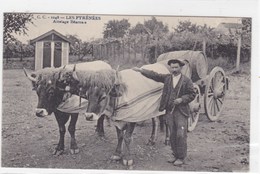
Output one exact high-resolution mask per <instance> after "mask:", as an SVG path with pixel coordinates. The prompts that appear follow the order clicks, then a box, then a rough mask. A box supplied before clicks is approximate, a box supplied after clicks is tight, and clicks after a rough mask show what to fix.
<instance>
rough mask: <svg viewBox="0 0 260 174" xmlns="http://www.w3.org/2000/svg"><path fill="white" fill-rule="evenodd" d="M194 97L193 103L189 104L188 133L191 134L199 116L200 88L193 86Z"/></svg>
mask: <svg viewBox="0 0 260 174" xmlns="http://www.w3.org/2000/svg"><path fill="white" fill-rule="evenodd" d="M194 88H195V91H196V96H195V98H194V100H193V101H191V102H190V103H189V106H190V110H191V116H190V117H189V118H188V131H189V132H191V131H193V130H194V129H195V127H196V125H197V123H198V120H199V115H200V88H199V86H198V85H196V84H194Z"/></svg>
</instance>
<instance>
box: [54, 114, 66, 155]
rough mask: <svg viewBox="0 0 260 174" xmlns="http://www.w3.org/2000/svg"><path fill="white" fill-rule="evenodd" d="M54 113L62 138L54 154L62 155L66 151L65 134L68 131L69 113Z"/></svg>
mask: <svg viewBox="0 0 260 174" xmlns="http://www.w3.org/2000/svg"><path fill="white" fill-rule="evenodd" d="M54 115H55V118H56V120H57V122H58V126H59V132H60V139H59V143H58V145H57V146H56V148H55V150H54V152H53V155H61V154H62V153H63V152H64V135H65V132H66V128H65V124H66V123H67V121H68V120H69V115H68V114H65V113H62V112H59V111H57V112H55V113H54Z"/></svg>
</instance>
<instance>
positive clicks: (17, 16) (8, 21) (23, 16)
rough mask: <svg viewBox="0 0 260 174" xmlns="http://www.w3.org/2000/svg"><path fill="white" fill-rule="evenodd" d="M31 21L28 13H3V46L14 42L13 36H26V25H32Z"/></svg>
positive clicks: (31, 16) (30, 15) (31, 17)
mask: <svg viewBox="0 0 260 174" xmlns="http://www.w3.org/2000/svg"><path fill="white" fill-rule="evenodd" d="M32 19H33V15H32V14H28V13H4V44H7V43H8V42H10V41H14V40H15V37H14V36H13V34H19V35H21V34H23V35H24V34H27V31H28V28H27V26H26V24H28V23H33V22H32Z"/></svg>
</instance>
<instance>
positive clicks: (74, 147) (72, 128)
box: [68, 114, 79, 154]
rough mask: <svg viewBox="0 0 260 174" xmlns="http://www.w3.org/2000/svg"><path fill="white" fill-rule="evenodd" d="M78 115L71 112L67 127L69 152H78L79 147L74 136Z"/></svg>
mask: <svg viewBox="0 0 260 174" xmlns="http://www.w3.org/2000/svg"><path fill="white" fill-rule="evenodd" d="M78 115H79V114H71V119H70V124H69V127H68V131H69V133H70V137H71V140H70V153H71V154H76V153H79V148H78V145H77V141H76V138H75V130H76V123H77V120H78Z"/></svg>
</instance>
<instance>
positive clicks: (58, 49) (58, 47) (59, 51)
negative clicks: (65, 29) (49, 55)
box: [54, 42, 62, 68]
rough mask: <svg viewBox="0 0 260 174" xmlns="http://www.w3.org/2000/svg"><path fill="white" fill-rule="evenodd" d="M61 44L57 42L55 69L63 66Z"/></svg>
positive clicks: (55, 47)
mask: <svg viewBox="0 0 260 174" xmlns="http://www.w3.org/2000/svg"><path fill="white" fill-rule="evenodd" d="M61 51H62V50H61V42H55V46H54V67H55V68H56V67H60V66H61Z"/></svg>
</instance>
